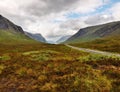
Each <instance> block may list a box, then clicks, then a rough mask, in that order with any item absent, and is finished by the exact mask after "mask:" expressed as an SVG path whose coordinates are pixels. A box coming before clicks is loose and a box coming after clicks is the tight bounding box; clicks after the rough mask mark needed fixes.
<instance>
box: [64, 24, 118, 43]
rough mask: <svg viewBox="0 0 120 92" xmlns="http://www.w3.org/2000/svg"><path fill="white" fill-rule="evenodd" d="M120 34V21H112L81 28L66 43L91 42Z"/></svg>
mask: <svg viewBox="0 0 120 92" xmlns="http://www.w3.org/2000/svg"><path fill="white" fill-rule="evenodd" d="M116 34H117V35H118V34H119V35H120V22H112V23H107V24H103V25H98V26H92V27H87V28H84V29H80V30H79V31H78V32H77V33H76V34H75V35H73V36H72V37H71V38H69V39H68V40H67V41H66V42H65V43H82V42H89V41H93V40H96V39H100V38H105V37H109V36H114V35H116Z"/></svg>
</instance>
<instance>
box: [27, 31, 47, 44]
mask: <svg viewBox="0 0 120 92" xmlns="http://www.w3.org/2000/svg"><path fill="white" fill-rule="evenodd" d="M26 35H27V36H29V37H30V38H32V39H35V40H37V41H40V42H45V43H46V42H47V41H46V39H45V38H44V37H43V36H42V35H41V34H32V33H29V32H26Z"/></svg>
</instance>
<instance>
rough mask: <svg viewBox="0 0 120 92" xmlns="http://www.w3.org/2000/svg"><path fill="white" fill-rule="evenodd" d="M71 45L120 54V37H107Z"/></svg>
mask: <svg viewBox="0 0 120 92" xmlns="http://www.w3.org/2000/svg"><path fill="white" fill-rule="evenodd" d="M71 45H74V46H77V47H83V48H91V49H98V50H102V51H109V52H115V53H120V37H119V36H118V35H116V36H110V37H106V38H103V39H97V40H94V41H90V42H86V43H75V44H71Z"/></svg>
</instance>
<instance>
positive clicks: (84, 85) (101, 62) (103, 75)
mask: <svg viewBox="0 0 120 92" xmlns="http://www.w3.org/2000/svg"><path fill="white" fill-rule="evenodd" d="M0 52H1V53H0V91H1V92H9V91H17V92H41V91H42V92H57V91H59V92H110V91H112V92H119V91H120V83H119V81H118V80H119V77H120V76H119V75H120V72H119V67H120V59H119V58H117V57H105V56H101V55H90V54H88V53H85V52H80V51H77V50H73V49H71V48H68V47H66V46H64V45H50V44H41V43H34V44H32V43H27V44H8V45H7V44H1V45H0ZM8 84H9V85H8Z"/></svg>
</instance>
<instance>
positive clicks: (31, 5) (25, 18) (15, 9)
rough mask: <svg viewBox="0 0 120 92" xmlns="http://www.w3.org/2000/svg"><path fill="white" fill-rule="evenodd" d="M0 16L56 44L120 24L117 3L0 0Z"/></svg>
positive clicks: (106, 0)
mask: <svg viewBox="0 0 120 92" xmlns="http://www.w3.org/2000/svg"><path fill="white" fill-rule="evenodd" d="M0 14H1V15H3V16H4V17H6V18H8V19H9V20H11V21H12V22H14V23H15V24H17V25H20V26H21V27H22V28H23V29H24V31H27V32H31V33H40V34H42V35H43V36H44V37H45V38H46V40H47V41H53V42H55V41H56V40H58V39H59V38H60V37H62V36H65V35H73V34H75V33H76V32H78V31H79V29H81V28H85V27H88V26H94V25H99V24H104V23H108V22H112V21H120V0H0Z"/></svg>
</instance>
